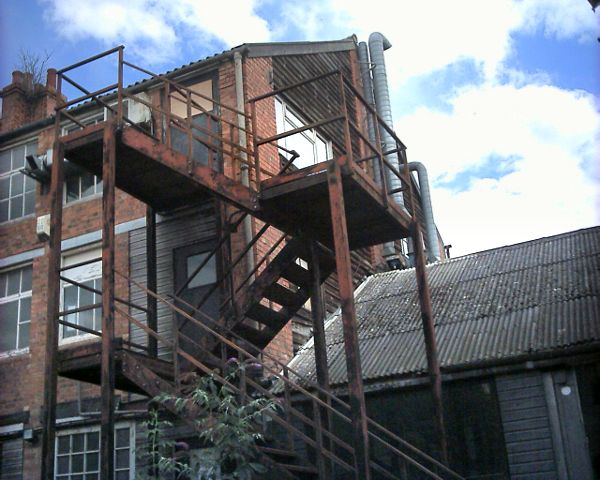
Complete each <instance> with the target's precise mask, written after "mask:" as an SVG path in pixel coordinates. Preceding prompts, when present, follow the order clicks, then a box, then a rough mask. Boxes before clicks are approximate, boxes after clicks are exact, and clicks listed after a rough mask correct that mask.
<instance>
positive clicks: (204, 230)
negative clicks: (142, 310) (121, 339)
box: [129, 203, 217, 357]
mask: <svg viewBox="0 0 600 480" xmlns="http://www.w3.org/2000/svg"><path fill="white" fill-rule="evenodd" d="M216 235H217V231H216V215H215V212H214V208H213V205H212V203H208V204H204V205H203V206H199V207H194V208H189V209H185V210H183V211H179V212H175V213H172V214H169V215H165V216H163V217H162V218H161V219H160V221H159V223H158V224H157V226H156V257H157V262H156V269H157V289H158V293H159V294H160V295H169V294H173V293H174V291H173V249H175V248H178V247H183V246H186V245H191V244H193V243H200V242H204V241H207V240H211V239H214V238H215V237H216ZM129 248H130V259H129V262H130V275H131V278H132V279H133V280H135V281H136V282H139V283H141V284H143V285H145V284H146V230H145V229H144V228H140V229H138V230H133V231H131V232H130V233H129ZM130 297H131V301H132V302H133V303H135V304H137V305H141V306H146V294H145V293H144V292H142V291H141V290H140V289H139V288H137V287H135V286H134V285H132V287H131V293H130ZM135 317H136V318H138V319H139V320H140V321H142V322H145V321H146V318H145V315H144V314H136V315H135ZM172 322H173V312H172V311H171V310H170V309H169V308H168V307H167V306H165V305H164V304H161V302H158V308H157V323H158V333H159V334H160V335H163V336H165V337H166V338H169V339H170V338H171V328H172ZM130 335H131V338H132V341H133V342H135V343H139V344H142V345H145V344H146V339H147V335H146V333H145V332H143V331H142V330H141V329H140V328H138V327H132V328H131V332H130ZM158 347H159V348H158V351H159V356H160V357H165V356H167V355H168V354H169V353H170V351H169V349H168V348H166V347H165V345H164V344H161V343H160V342H159V343H158Z"/></svg>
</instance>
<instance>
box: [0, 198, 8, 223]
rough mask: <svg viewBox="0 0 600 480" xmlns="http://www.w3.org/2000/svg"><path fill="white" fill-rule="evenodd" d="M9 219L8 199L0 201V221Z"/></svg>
mask: <svg viewBox="0 0 600 480" xmlns="http://www.w3.org/2000/svg"><path fill="white" fill-rule="evenodd" d="M7 220H8V200H6V201H4V202H0V222H6V221H7Z"/></svg>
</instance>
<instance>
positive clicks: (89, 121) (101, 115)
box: [62, 108, 108, 205]
mask: <svg viewBox="0 0 600 480" xmlns="http://www.w3.org/2000/svg"><path fill="white" fill-rule="evenodd" d="M107 118H108V112H107V109H106V108H103V109H102V110H101V111H99V112H95V113H93V114H91V115H88V116H86V117H84V118H82V119H78V120H79V121H80V122H81V123H83V124H84V125H86V126H88V125H96V124H97V123H100V122H104V121H106V120H107ZM80 128H81V127H79V125H77V124H76V123H73V122H69V123H67V124H65V125H63V127H62V134H63V135H67V134H69V133H72V132H75V131H77V130H80ZM90 176H91V177H93V182H94V190H93V193H90V194H86V195H85V196H82V188H81V186H82V182H83V178H84V177H90ZM69 180H70V181H73V180H76V181H77V190H78V193H77V198H73V199H70V198H69V196H68V194H67V191H68V181H69ZM99 196H102V178H100V177H98V176H97V175H94V174H93V173H90V172H83V173H82V174H81V175H77V176H73V177H71V178H70V179H65V185H64V188H63V204H64V205H71V204H73V203H77V202H80V201H87V200H91V199H93V198H97V197H99Z"/></svg>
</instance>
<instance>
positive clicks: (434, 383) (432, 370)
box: [411, 221, 448, 464]
mask: <svg viewBox="0 0 600 480" xmlns="http://www.w3.org/2000/svg"><path fill="white" fill-rule="evenodd" d="M411 232H412V239H413V245H414V247H415V273H416V275H417V289H418V291H419V304H420V306H421V320H422V322H423V334H424V336H425V351H426V353H427V365H428V370H429V378H430V381H431V393H432V398H433V409H434V412H435V426H436V430H437V437H438V441H439V444H440V451H441V454H442V461H443V462H444V463H445V464H448V443H447V440H446V428H445V426H444V406H443V403H442V374H441V372H440V361H439V358H438V349H437V341H436V337H435V326H434V321H433V310H432V307H431V292H430V290H429V284H428V282H427V270H426V269H425V252H424V251H423V236H422V235H421V229H420V227H419V224H418V223H417V222H416V221H414V222H413V223H412V226H411Z"/></svg>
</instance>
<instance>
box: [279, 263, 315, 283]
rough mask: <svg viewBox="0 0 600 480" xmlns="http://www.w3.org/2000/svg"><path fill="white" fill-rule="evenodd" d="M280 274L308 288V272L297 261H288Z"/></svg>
mask: <svg viewBox="0 0 600 480" xmlns="http://www.w3.org/2000/svg"><path fill="white" fill-rule="evenodd" d="M281 276H282V277H283V278H285V279H287V280H289V281H290V282H292V283H293V284H294V285H297V286H299V287H301V288H304V289H308V287H309V285H310V272H309V271H308V270H306V269H305V268H302V267H301V266H300V265H298V264H297V263H290V264H289V265H288V266H287V267H286V268H285V269H284V270H283V272H281Z"/></svg>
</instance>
